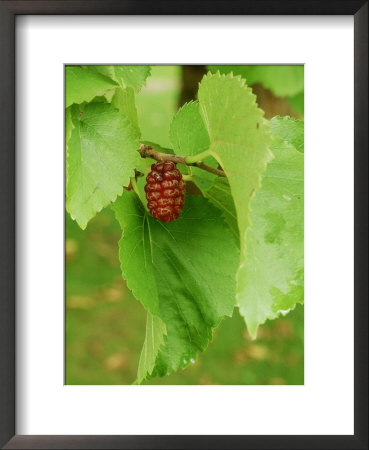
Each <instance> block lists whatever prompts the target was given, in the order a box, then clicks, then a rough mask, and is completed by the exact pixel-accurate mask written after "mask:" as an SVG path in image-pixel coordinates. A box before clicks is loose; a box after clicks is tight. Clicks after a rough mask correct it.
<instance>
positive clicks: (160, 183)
mask: <svg viewBox="0 0 369 450" xmlns="http://www.w3.org/2000/svg"><path fill="white" fill-rule="evenodd" d="M146 182H147V183H146V185H145V192H146V199H147V207H148V208H149V211H150V213H151V215H152V216H153V217H155V219H159V220H161V221H162V222H171V221H173V220H176V219H178V216H179V214H180V213H181V211H182V209H183V205H184V203H185V199H184V193H185V182H184V181H183V180H182V174H181V172H180V171H179V170H178V169H177V168H176V165H175V163H173V162H171V161H165V162H157V163H156V164H153V165H152V166H151V172H150V173H149V174H148V175H147V177H146Z"/></svg>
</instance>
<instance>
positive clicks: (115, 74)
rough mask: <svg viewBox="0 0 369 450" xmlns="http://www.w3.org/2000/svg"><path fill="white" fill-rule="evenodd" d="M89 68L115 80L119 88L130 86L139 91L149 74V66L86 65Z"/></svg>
mask: <svg viewBox="0 0 369 450" xmlns="http://www.w3.org/2000/svg"><path fill="white" fill-rule="evenodd" d="M87 67H89V68H90V70H93V71H95V72H98V73H101V74H103V75H104V76H106V77H109V78H110V79H111V80H114V81H115V82H117V83H118V84H119V85H120V87H121V88H127V87H131V88H133V89H134V90H135V91H136V92H139V91H140V89H141V88H142V86H144V85H145V82H146V78H147V77H148V76H149V75H150V66H132V65H124V66H119V65H111V66H104V65H101V66H87Z"/></svg>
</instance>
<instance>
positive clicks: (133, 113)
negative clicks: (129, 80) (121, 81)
mask: <svg viewBox="0 0 369 450" xmlns="http://www.w3.org/2000/svg"><path fill="white" fill-rule="evenodd" d="M111 104H112V106H114V108H117V109H118V110H119V111H120V112H121V113H122V114H123V115H124V116H125V117H127V119H128V120H129V121H130V122H131V124H132V125H133V126H134V128H135V130H136V131H137V135H138V136H140V135H141V132H140V127H139V125H138V118H137V109H136V102H135V93H134V90H133V89H132V88H130V87H128V88H125V89H123V88H121V87H119V88H116V89H115V91H114V95H113V97H112V99H111Z"/></svg>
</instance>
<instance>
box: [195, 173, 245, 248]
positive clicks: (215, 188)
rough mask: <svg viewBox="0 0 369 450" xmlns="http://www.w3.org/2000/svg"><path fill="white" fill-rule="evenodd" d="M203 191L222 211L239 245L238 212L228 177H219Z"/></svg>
mask: <svg viewBox="0 0 369 450" xmlns="http://www.w3.org/2000/svg"><path fill="white" fill-rule="evenodd" d="M202 193H203V195H204V196H205V197H206V198H208V199H209V200H210V201H211V203H212V204H213V205H214V206H216V207H217V208H219V209H220V210H221V211H222V213H223V217H224V220H225V221H226V223H227V224H228V226H229V229H230V230H231V232H232V234H233V236H234V238H235V240H236V243H237V245H239V243H240V233H239V231H238V225H237V212H236V209H235V206H234V201H233V197H232V193H231V188H230V187H229V183H228V180H227V179H226V178H217V179H216V181H215V183H214V184H213V185H212V187H211V188H210V189H208V190H203V191H202Z"/></svg>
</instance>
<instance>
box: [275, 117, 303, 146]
mask: <svg viewBox="0 0 369 450" xmlns="http://www.w3.org/2000/svg"><path fill="white" fill-rule="evenodd" d="M269 123H270V130H271V132H272V134H273V135H274V136H275V137H280V138H282V139H283V140H285V141H287V142H288V143H289V144H291V145H293V146H294V147H295V149H296V150H298V151H299V152H302V153H304V122H303V121H302V120H296V119H293V118H292V117H289V116H285V117H280V116H276V117H273V118H272V119H270V121H269ZM277 142H278V141H277Z"/></svg>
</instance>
